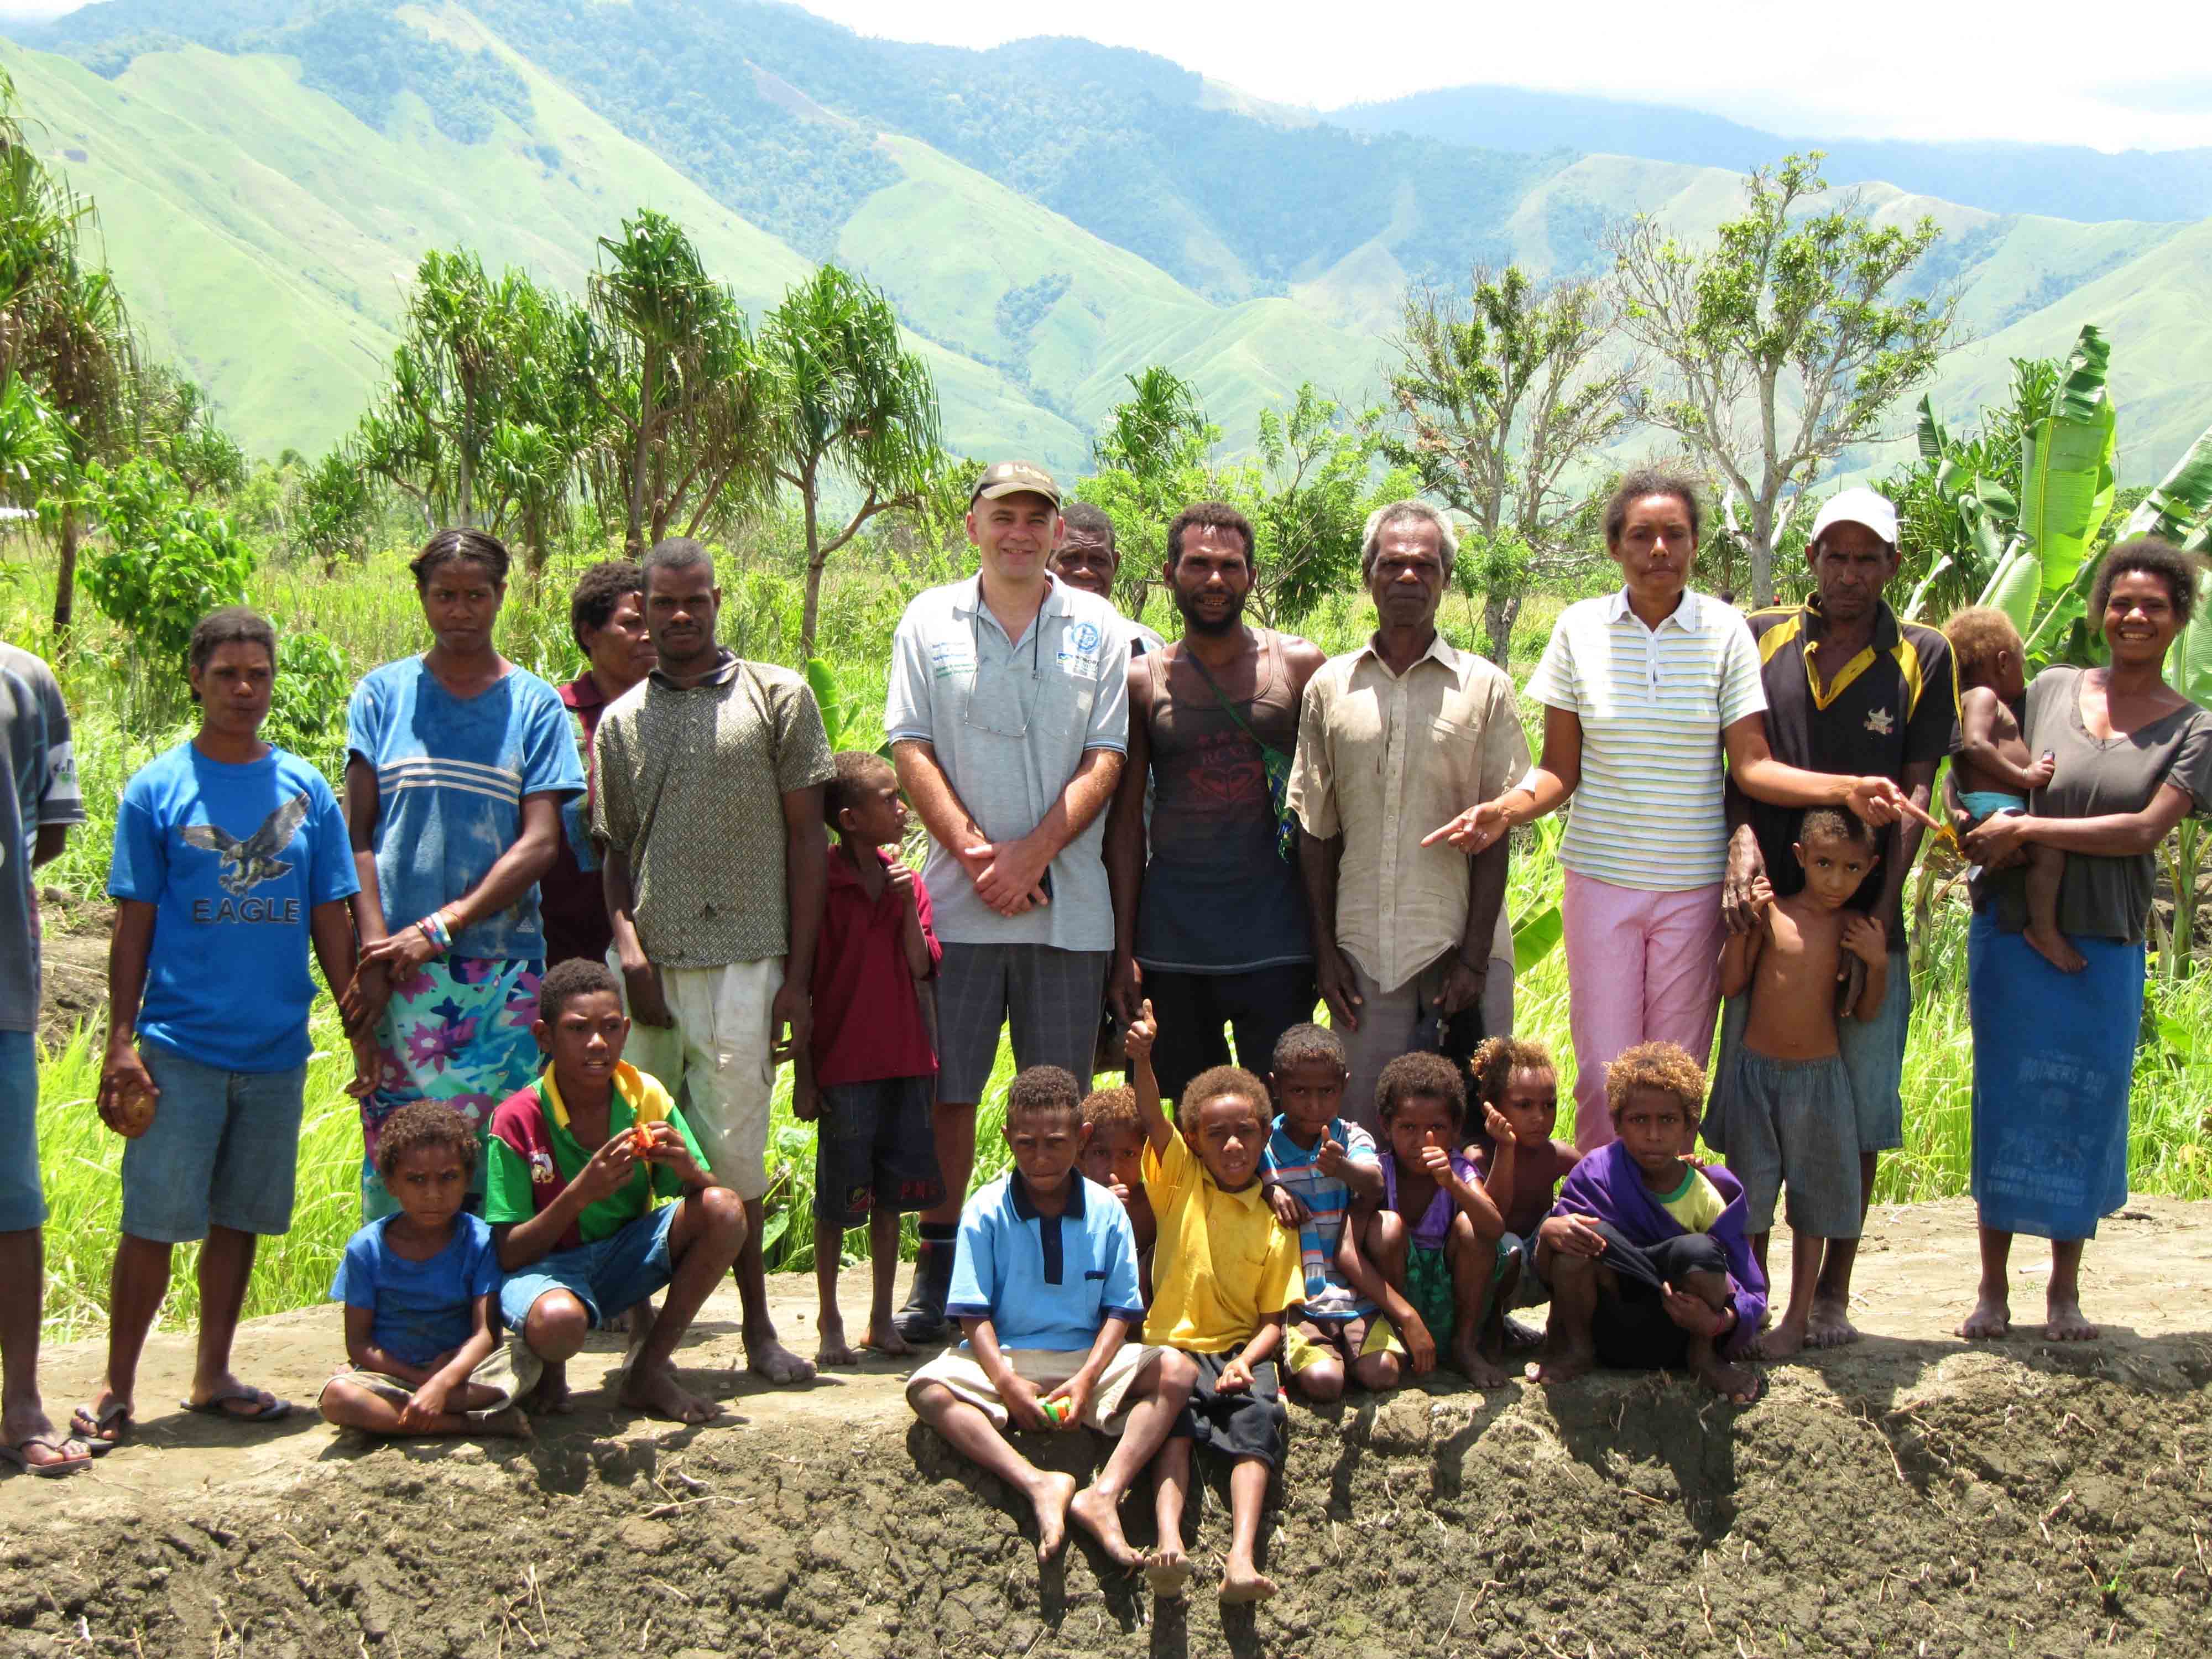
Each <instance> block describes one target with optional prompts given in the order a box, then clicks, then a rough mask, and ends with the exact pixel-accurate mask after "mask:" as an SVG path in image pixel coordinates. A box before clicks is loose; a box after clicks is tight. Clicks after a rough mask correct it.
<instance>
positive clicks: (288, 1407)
mask: <svg viewBox="0 0 2212 1659" xmlns="http://www.w3.org/2000/svg"><path fill="white" fill-rule="evenodd" d="M266 1392H267V1390H265V1389H240V1390H238V1391H237V1392H236V1393H234V1394H219V1395H215V1396H214V1397H213V1398H212V1399H209V1400H203V1401H200V1402H199V1403H198V1404H197V1405H194V1404H193V1403H192V1402H191V1401H189V1400H179V1401H177V1404H178V1405H179V1407H182V1408H183V1409H185V1411H188V1412H190V1413H192V1414H193V1415H194V1416H196V1417H222V1418H228V1419H229V1420H230V1421H232V1422H234V1423H274V1422H275V1421H276V1419H278V1418H280V1417H289V1415H291V1412H292V1402H291V1401H289V1400H279V1399H277V1398H276V1395H270V1396H269V1398H268V1400H267V1401H265V1402H264V1401H263V1400H262V1398H261V1396H262V1395H263V1394H264V1393H266ZM233 1401H250V1402H252V1406H253V1409H252V1411H250V1412H234V1411H225V1410H224V1409H223V1407H226V1406H228V1405H229V1404H231V1403H232V1402H233Z"/></svg>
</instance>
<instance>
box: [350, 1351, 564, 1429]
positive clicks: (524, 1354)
mask: <svg viewBox="0 0 2212 1659" xmlns="http://www.w3.org/2000/svg"><path fill="white" fill-rule="evenodd" d="M544 1372H545V1364H544V1361H543V1360H541V1359H540V1358H538V1356H537V1355H536V1354H534V1353H532V1352H530V1350H529V1349H528V1348H526V1347H525V1346H523V1342H522V1339H521V1338H520V1337H519V1336H511V1337H509V1338H507V1340H505V1341H504V1342H501V1344H500V1345H499V1346H497V1347H495V1348H494V1349H493V1350H492V1351H491V1352H489V1354H487V1355H485V1356H484V1358H483V1363H482V1364H479V1365H477V1368H476V1369H475V1370H472V1371H471V1372H470V1373H469V1386H470V1387H471V1388H476V1389H491V1390H492V1391H493V1392H494V1393H495V1394H496V1395H498V1396H499V1397H498V1398H497V1399H496V1400H494V1401H492V1402H491V1404H489V1406H480V1407H477V1408H476V1409H474V1410H472V1411H465V1412H463V1413H461V1415H462V1416H464V1417H465V1418H467V1419H469V1421H470V1422H471V1423H481V1422H483V1420H484V1419H486V1418H488V1417H493V1416H496V1415H497V1414H498V1413H501V1412H503V1411H505V1410H506V1409H507V1407H509V1406H512V1405H513V1404H514V1402H515V1401H518V1400H523V1399H526V1398H528V1397H529V1395H530V1391H531V1390H532V1389H534V1388H536V1387H537V1386H538V1378H539V1377H540V1376H544ZM331 1383H350V1384H352V1385H353V1386H354V1387H355V1388H356V1389H362V1390H363V1391H364V1392H365V1393H368V1394H373V1395H375V1396H376V1397H377V1398H378V1399H380V1400H388V1401H391V1402H392V1404H393V1405H395V1406H404V1405H405V1404H406V1403H407V1402H408V1401H410V1400H412V1399H413V1398H414V1397H415V1385H414V1384H413V1383H410V1382H407V1381H405V1380H404V1378H401V1377H397V1376H392V1375H391V1374H390V1373H388V1372H386V1371H361V1370H354V1369H353V1368H352V1367H351V1366H348V1367H346V1369H345V1370H341V1371H337V1372H335V1373H333V1374H332V1376H331V1381H330V1383H324V1384H323V1389H324V1390H325V1392H326V1393H327V1392H328V1391H329V1389H330V1386H331Z"/></svg>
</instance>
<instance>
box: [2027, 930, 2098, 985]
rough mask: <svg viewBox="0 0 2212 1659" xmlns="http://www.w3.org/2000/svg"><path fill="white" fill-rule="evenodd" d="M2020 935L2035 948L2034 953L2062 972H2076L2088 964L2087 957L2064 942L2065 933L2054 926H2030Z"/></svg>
mask: <svg viewBox="0 0 2212 1659" xmlns="http://www.w3.org/2000/svg"><path fill="white" fill-rule="evenodd" d="M2021 938H2022V939H2026V940H2027V942H2028V944H2029V945H2033V947H2034V948H2035V951H2036V953H2037V954H2038V955H2039V956H2040V957H2042V958H2043V959H2044V960H2045V962H2047V963H2050V964H2051V966H2052V967H2053V968H2056V969H2057V970H2058V971H2059V972H2060V973H2062V974H2078V973H2080V972H2081V970H2082V969H2084V968H2087V966H2088V965H2089V959H2088V958H2087V957H2085V956H2083V955H2082V954H2081V952H2080V951H2077V950H2075V948H2074V947H2073V946H2072V945H2069V944H2068V943H2067V942H2066V935H2065V934H2063V933H2060V932H2059V931H2058V930H2057V928H2056V927H2053V928H2051V929H2049V930H2047V931H2046V930H2045V929H2044V928H2041V927H2033V926H2030V927H2027V928H2025V929H2023V930H2022V931H2021Z"/></svg>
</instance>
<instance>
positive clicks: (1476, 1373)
mask: <svg viewBox="0 0 2212 1659" xmlns="http://www.w3.org/2000/svg"><path fill="white" fill-rule="evenodd" d="M1452 1369H1453V1370H1455V1371H1457V1372H1458V1373H1459V1374H1460V1375H1461V1376H1464V1377H1465V1378H1467V1380H1468V1382H1470V1383H1474V1386H1475V1387H1476V1388H1478V1389H1497V1388H1503V1387H1504V1383H1505V1379H1506V1375H1507V1374H1506V1371H1505V1370H1504V1367H1503V1366H1501V1365H1498V1364H1496V1363H1495V1362H1493V1361H1492V1360H1491V1359H1490V1358H1488V1357H1487V1356H1486V1355H1485V1354H1484V1353H1483V1352H1482V1350H1481V1349H1480V1347H1478V1346H1476V1345H1475V1344H1474V1343H1472V1342H1455V1343H1454V1344H1453V1345H1452ZM1254 1576H1255V1577H1257V1574H1256V1573H1255V1575H1254ZM1267 1593H1268V1594H1269V1595H1273V1594H1274V1592H1273V1590H1270V1591H1268V1592H1267ZM1255 1599H1256V1598H1255Z"/></svg>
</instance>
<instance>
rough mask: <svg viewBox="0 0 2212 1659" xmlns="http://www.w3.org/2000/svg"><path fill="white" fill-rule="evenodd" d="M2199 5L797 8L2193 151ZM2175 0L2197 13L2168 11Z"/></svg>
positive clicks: (1381, 92) (2204, 134)
mask: <svg viewBox="0 0 2212 1659" xmlns="http://www.w3.org/2000/svg"><path fill="white" fill-rule="evenodd" d="M2201 3H2202V0H2185V3H2182V4H2179V5H2177V4H2175V3H2173V0H2100V3H2099V4H2098V5H2097V6H2096V7H2095V8H2094V9H2093V13H2084V12H2083V11H2082V10H2081V8H2079V7H2078V6H2068V7H2060V6H2058V5H2057V4H2054V3H2052V0H2013V3H2011V4H2010V5H2008V6H2006V7H2003V8H2002V9H1993V8H1989V7H1984V6H1967V5H1964V4H1960V3H1958V0H1948V3H1947V0H1850V3H1849V4H1847V5H1843V6H1796V5H1787V4H1784V5H1777V4H1776V3H1774V0H1701V3H1698V4H1695V5H1691V6H1684V7H1680V8H1675V9H1655V8H1654V7H1652V6H1651V5H1650V3H1649V0H1636V3H1631V0H1577V3H1570V4H1565V5H1560V4H1535V5H1529V4H1525V3H1514V4H1510V5H1501V4H1498V3H1496V0H1489V3H1480V0H1478V3H1473V4H1470V3H1468V0H1425V3H1406V0H1398V3H1393V4H1388V5H1381V6H1372V5H1370V6H1360V7H1346V6H1345V5H1343V4H1341V3H1331V4H1328V5H1321V4H1316V3H1311V0H1115V3H1113V4H1110V5H1102V4H1099V3H1097V0H932V3H928V4H916V3H915V0H806V9H808V10H810V11H813V12H816V13H817V14H819V15H823V16H825V17H833V18H836V20H837V21H840V22H842V23H847V24H849V25H850V26H852V27H854V28H857V29H860V30H861V31H862V32H864V33H870V34H884V35H890V36H893V37H896V38H897V39H901V40H933V41H939V42H943V43H945V44H948V45H957V46H992V45H995V44H997V43H999V42H1000V41H1005V40H1017V39H1019V38H1021V37H1023V36H1024V35H1033V34H1078V35H1083V36H1086V37H1088V38H1089V39H1091V40H1098V41H1103V42H1104V43H1106V44H1108V45H1110V46H1135V47H1139V48H1141V49H1143V50H1145V51H1147V52H1158V53H1159V54H1161V55H1162V56H1164V57H1167V58H1174V59H1175V60H1176V62H1178V63H1180V64H1185V65H1187V66H1188V67H1190V68H1192V69H1196V70H1203V71H1204V72H1205V73H1206V74H1208V75H1211V76H1215V77H1216V78H1218V79H1220V80H1224V81H1229V82H1233V83H1235V84H1236V85H1237V86H1240V87H1242V88H1244V89H1245V90H1246V91H1248V92H1250V93H1255V94H1258V95H1259V96H1261V97H1263V98H1273V99H1279V100H1283V101H1285V102H1289V103H1299V104H1313V105H1318V106H1322V107H1324V108H1327V107H1333V106H1336V105H1339V104H1345V103H1351V102H1354V101H1357V100H1367V99H1382V98H1390V97H1395V96H1397V95H1398V94H1401V93H1407V92H1416V91H1419V90H1422V89H1424V88H1430V87H1439V86H1457V85H1463V84H1466V83H1468V82H1491V83H1500V84H1505V85H1511V86H1522V87H1536V88H1547V89H1549V90H1553V91H1561V92H1586V93H1595V94H1603V95H1606V96H1609V97H1614V98H1621V99H1627V100H1634V101H1637V102H1643V103H1656V104H1674V105H1687V106H1691V107H1693V108H1699V109H1706V110H1711V111H1713V112H1716V113H1717V114H1722V115H1726V116H1729V117H1732V118H1735V119H1736V120H1740V121H1744V122H1747V123H1749V124H1751V125H1755V126H1761V127H1765V128H1767V129H1769V130H1770V131H1777V132H1779V133H1781V134H1783V135H1784V136H1785V137H1842V136H1854V137H1900V138H1936V139H1960V138H2018V139H2028V140H2037V141H2041V142H2045V143H2076V144H2089V145H2093V146H2094V147H2095V148H2097V149H2107V150H2113V149H2130V148H2136V147H2139V148H2142V149H2172V148H2177V147H2179V146H2184V145H2212V76H2208V75H2207V74H2206V72H2205V70H2206V62H2205V60H2206V58H2207V57H2208V52H2207V50H2206V40H2207V36H2206V33H2205V30H2204V26H2203V23H2202V21H2201V17H2202V13H2201V10H2200V6H2201ZM71 9H74V8H73V6H72V5H71V4H70V0H0V16H9V17H25V16H33V15H52V14H54V13H57V12H63V11H68V10H71ZM2192 12H2194V13H2197V15H2199V16H2200V21H2199V22H2198V23H2197V24H2193V25H2192V24H2185V23H2184V22H2182V21H2179V20H2180V18H2181V17H2183V16H2184V15H2187V14H2190V13H2192ZM1655 15H1656V16H1657V17H1658V18H1660V19H1661V20H1662V21H1658V22H1656V24H1655V22H1654V18H1655ZM2092 16H2093V20H2094V21H2093V25H2092V24H2090V23H2088V22H2087V21H2086V20H2087V18H2089V17H2092ZM1362 24H1366V25H1369V27H1366V28H1365V31H1364V33H1363V32H1362V31H1361V28H1360V27H1359V26H1360V25H1362ZM2191 40H2193V41H2194V43H2195V44H2194V45H2193V46H2191V45H2190V44H2189V42H2190V41H2191ZM2161 42H2163V43H2164V45H2163V46H2161V45H2160V43H2161Z"/></svg>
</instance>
